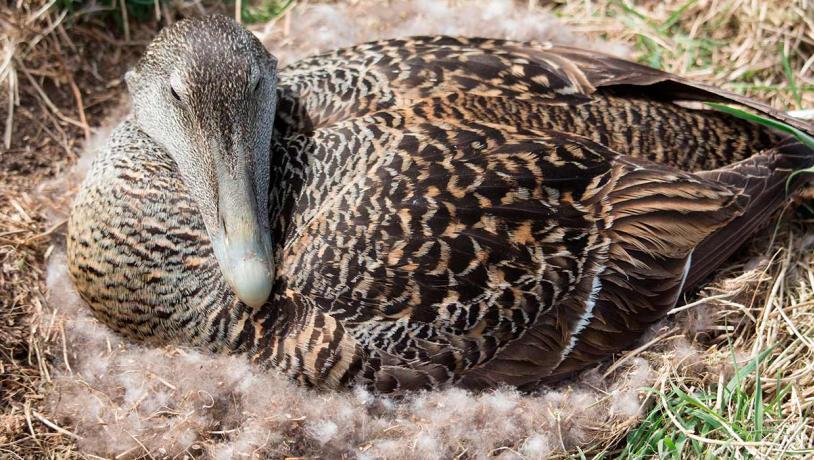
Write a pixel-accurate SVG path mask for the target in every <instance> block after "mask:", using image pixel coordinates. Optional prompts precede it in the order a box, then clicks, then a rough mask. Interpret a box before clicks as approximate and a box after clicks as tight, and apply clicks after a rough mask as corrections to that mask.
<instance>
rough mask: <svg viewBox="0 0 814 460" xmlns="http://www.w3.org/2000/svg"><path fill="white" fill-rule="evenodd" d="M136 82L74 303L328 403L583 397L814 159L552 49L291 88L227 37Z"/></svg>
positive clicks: (118, 326)
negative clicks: (394, 395) (444, 396)
mask: <svg viewBox="0 0 814 460" xmlns="http://www.w3.org/2000/svg"><path fill="white" fill-rule="evenodd" d="M126 82H127V87H128V90H129V93H130V97H131V99H132V114H131V115H130V116H128V117H127V118H126V119H125V120H124V121H123V122H122V123H121V125H120V126H119V127H118V128H117V129H116V130H115V131H114V132H113V134H112V135H111V137H110V140H109V142H108V144H107V146H106V147H105V148H103V149H102V150H101V152H100V154H99V156H98V158H97V159H96V160H95V162H94V164H93V166H92V167H91V170H90V172H89V173H88V175H87V178H86V179H85V181H84V183H83V185H82V187H81V190H80V191H79V192H78V194H77V196H76V198H75V202H74V204H73V208H72V212H71V217H70V222H69V230H68V257H69V265H70V273H71V275H72V278H73V280H74V282H75V285H76V287H77V289H78V291H79V292H80V294H81V296H82V297H83V298H84V299H85V300H86V301H87V303H88V304H89V305H90V307H91V308H92V310H93V312H94V314H95V316H96V317H97V318H98V319H99V320H101V321H102V322H103V323H105V324H107V325H109V326H110V327H111V328H113V329H115V330H116V331H118V332H119V333H121V334H123V335H125V336H127V337H130V338H132V339H136V340H139V341H142V342H145V343H148V344H154V345H162V344H168V343H172V344H177V345H183V346H192V347H198V348H201V349H206V350H210V351H213V352H226V353H243V354H246V355H247V356H249V357H250V359H251V360H252V361H253V362H255V363H257V364H258V365H262V366H267V367H270V368H274V369H277V370H279V371H281V372H283V373H285V374H287V375H289V376H290V377H291V378H292V379H294V380H296V381H298V382H301V383H302V384H304V385H308V386H316V387H322V388H340V387H347V386H350V385H355V384H363V385H368V386H370V387H372V388H373V389H375V390H378V391H381V392H390V391H402V390H415V389H425V388H434V387H439V386H445V385H451V384H455V385H459V386H462V387H466V388H486V387H492V386H495V385H500V384H508V385H513V386H516V387H519V388H521V389H533V388H535V387H536V386H537V385H539V384H544V383H551V382H556V381H558V380H561V379H563V378H565V377H568V376H571V375H573V374H574V373H576V372H578V371H580V370H582V369H584V368H586V367H588V366H591V365H594V364H596V363H597V362H599V361H601V360H603V359H606V358H608V357H610V356H612V355H614V354H615V353H618V352H620V351H622V350H625V349H628V348H630V347H631V346H632V345H634V344H635V343H636V341H637V339H638V338H639V337H640V336H641V335H642V333H643V332H644V331H645V330H646V329H647V328H648V326H650V325H652V324H653V323H655V322H657V321H659V320H660V319H662V318H663V317H664V316H665V315H666V314H667V312H668V311H669V310H671V309H672V308H673V307H674V306H676V303H677V302H679V301H680V299H681V298H682V294H683V293H685V292H687V291H688V290H692V289H693V288H695V287H696V286H698V284H699V282H701V281H702V280H703V279H704V278H705V277H707V276H708V275H710V274H711V273H712V272H713V270H715V269H716V267H718V266H719V265H720V264H721V263H722V262H723V261H725V260H726V259H727V258H728V257H730V256H731V255H732V254H733V252H735V251H736V250H737V249H738V248H739V247H740V246H741V245H742V244H743V243H744V242H745V241H747V240H748V239H749V237H750V236H751V235H753V234H754V233H755V231H756V230H758V229H759V228H760V227H761V226H762V225H764V224H765V223H766V222H767V221H768V220H769V219H770V218H771V216H772V215H773V213H774V212H775V211H776V210H778V209H779V208H781V207H782V206H783V205H784V204H785V203H786V201H787V199H788V198H787V197H788V195H787V192H788V193H792V192H793V191H794V190H795V189H797V188H799V187H800V186H801V185H802V184H804V183H805V181H806V178H805V176H804V175H796V176H794V177H793V178H792V180H790V181H788V179H789V177H790V175H791V173H792V172H793V171H796V170H799V169H801V168H807V167H809V166H811V165H812V164H814V152H813V151H812V150H811V149H810V148H808V147H806V146H805V145H803V144H801V143H800V142H798V141H797V140H795V139H794V138H792V137H789V136H787V135H784V134H782V133H780V132H777V131H774V130H772V129H769V128H766V127H764V126H762V125H759V124H753V123H750V122H747V121H744V120H742V119H739V118H736V117H733V116H731V115H729V114H726V113H723V112H720V111H715V110H708V109H705V107H706V106H704V105H703V104H700V102H706V101H718V102H723V103H733V104H738V105H741V106H745V107H746V108H748V109H750V110H753V111H755V112H757V113H760V114H762V116H764V117H768V118H771V119H774V120H776V121H780V122H782V123H785V124H787V125H789V126H792V127H794V128H796V129H799V130H801V131H803V132H806V133H809V134H810V133H812V131H813V130H812V126H811V125H809V124H806V123H803V122H801V121H799V120H795V119H793V118H791V117H789V116H787V115H786V114H784V113H781V112H778V111H776V110H773V109H772V108H770V107H768V106H766V105H764V104H762V103H760V102H756V101H754V100H752V99H749V98H746V97H743V96H739V95H736V94H732V93H729V92H727V91H723V90H721V89H718V88H714V87H712V86H707V85H705V84H700V83H694V82H691V81H689V80H685V79H683V78H681V77H677V76H674V75H670V74H667V73H664V72H661V71H658V70H654V69H651V68H648V67H645V66H642V65H639V64H635V63H632V62H628V61H625V60H621V59H618V58H614V57H610V56H607V55H604V54H599V53H596V52H590V51H585V50H580V49H575V48H568V47H561V46H555V45H551V44H547V43H523V42H516V41H510V40H496V39H485V38H462V37H447V36H425V37H414V38H406V39H391V40H383V41H378V42H373V43H367V44H363V45H358V46H353V47H350V48H346V49H340V50H337V51H333V52H329V53H327V54H322V55H319V56H316V57H312V58H308V59H304V60H301V61H299V62H296V63H294V64H292V65H289V66H287V67H285V68H283V69H280V70H278V69H277V61H276V59H275V58H274V57H273V56H272V55H271V54H269V52H268V51H267V50H266V49H264V47H263V46H262V45H261V43H260V42H259V41H258V40H257V39H256V38H255V37H254V36H253V35H252V34H251V33H250V32H248V31H247V30H245V29H244V28H242V27H241V26H240V25H238V24H237V23H236V22H234V21H232V20H231V19H228V18H226V17H223V16H209V17H202V18H197V19H189V20H184V21H181V22H178V23H176V24H174V25H172V26H170V27H167V28H166V29H165V30H163V31H162V32H161V33H160V34H159V35H158V36H157V38H156V39H155V40H154V41H153V42H152V43H151V44H150V45H149V46H148V48H147V50H146V52H145V53H144V56H143V57H142V58H141V59H140V61H138V63H137V64H136V65H135V67H134V68H133V69H132V70H130V71H129V72H128V73H127V75H126ZM699 105H700V107H699ZM787 182H788V184H787ZM787 187H788V189H787Z"/></svg>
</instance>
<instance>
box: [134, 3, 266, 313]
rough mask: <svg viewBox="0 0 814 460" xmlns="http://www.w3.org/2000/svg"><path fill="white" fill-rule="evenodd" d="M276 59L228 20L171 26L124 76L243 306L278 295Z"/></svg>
mask: <svg viewBox="0 0 814 460" xmlns="http://www.w3.org/2000/svg"><path fill="white" fill-rule="evenodd" d="M276 75H277V60H276V59H275V58H274V57H273V56H272V55H271V54H269V52H268V51H266V49H265V48H264V47H263V45H262V44H261V43H260V41H259V40H257V38H255V37H254V35H252V34H251V33H250V32H249V31H247V30H246V29H244V28H243V27H241V26H240V25H239V24H237V23H236V22H235V21H233V20H231V19H229V18H227V17H224V16H208V17H203V18H195V19H190V20H184V21H181V22H178V23H176V24H174V25H172V26H170V27H167V28H165V29H164V30H163V31H162V32H161V33H160V34H159V35H158V36H157V37H156V38H155V39H154V40H153V42H152V43H150V45H149V46H148V47H147V50H146V51H145V53H144V56H143V57H142V58H141V59H140V60H139V61H138V63H137V64H136V65H135V67H134V68H133V69H132V70H130V71H129V72H127V74H126V76H125V79H126V81H127V88H128V91H129V93H130V97H131V100H132V104H133V114H134V120H135V123H136V125H137V126H138V127H139V128H140V129H141V130H142V131H144V133H145V134H147V135H148V136H149V137H150V138H152V140H154V141H155V142H156V143H157V144H159V145H160V146H162V147H163V148H164V149H165V150H166V151H167V152H168V153H169V155H170V156H171V157H172V158H173V159H174V160H175V162H176V164H177V165H178V171H179V172H180V176H181V178H182V180H183V181H184V182H185V184H186V186H187V189H188V191H189V193H190V195H191V196H192V198H193V199H194V201H195V202H196V204H197V206H198V209H199V210H200V213H201V216H202V217H203V221H204V224H205V225H206V231H207V233H208V235H209V238H210V241H211V243H212V249H213V251H214V253H215V256H216V258H217V260H218V263H219V264H220V268H221V271H222V272H223V276H224V278H225V279H226V281H227V283H228V284H229V285H230V287H231V288H232V290H233V291H234V292H235V294H236V295H237V296H238V298H240V300H242V301H243V302H244V303H246V304H248V305H252V306H260V305H262V304H263V303H264V302H265V301H266V299H267V298H268V296H269V293H270V292H271V286H272V280H273V277H274V267H273V266H272V262H273V258H272V246H271V230H270V228H269V212H268V192H269V180H270V179H269V177H270V174H269V167H270V159H269V154H270V144H271V136H272V126H273V123H274V113H275V107H276V102H277V101H276Z"/></svg>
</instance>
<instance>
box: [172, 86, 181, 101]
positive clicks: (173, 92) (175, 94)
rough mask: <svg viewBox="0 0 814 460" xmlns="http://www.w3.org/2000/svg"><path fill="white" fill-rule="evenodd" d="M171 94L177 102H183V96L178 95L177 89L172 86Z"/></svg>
mask: <svg viewBox="0 0 814 460" xmlns="http://www.w3.org/2000/svg"><path fill="white" fill-rule="evenodd" d="M170 92H171V93H172V97H174V98H175V100H177V101H178V102H181V96H179V95H178V93H176V92H175V88H173V87H172V86H170Z"/></svg>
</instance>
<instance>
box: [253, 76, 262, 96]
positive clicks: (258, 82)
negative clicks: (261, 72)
mask: <svg viewBox="0 0 814 460" xmlns="http://www.w3.org/2000/svg"><path fill="white" fill-rule="evenodd" d="M261 81H263V79H262V78H258V79H257V81H256V82H255V83H254V89H253V91H254V92H255V93H256V92H257V90H259V89H260V82H261Z"/></svg>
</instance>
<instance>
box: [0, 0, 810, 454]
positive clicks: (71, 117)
mask: <svg viewBox="0 0 814 460" xmlns="http://www.w3.org/2000/svg"><path fill="white" fill-rule="evenodd" d="M244 1H245V0H244ZM456 1H457V2H458V3H460V2H462V1H463V0H456ZM53 3H54V2H47V1H45V0H42V1H39V2H22V1H20V2H19V5H16V6H15V7H13V8H10V9H9V8H4V7H0V25H2V30H3V31H4V33H5V35H3V36H0V44H2V47H3V49H2V55H0V88H2V90H0V121H2V126H3V139H2V147H0V148H2V153H0V196H2V198H0V268H1V269H2V272H0V293H2V294H0V393H2V397H0V457H11V458H14V457H15V455H19V456H23V457H39V456H46V455H47V456H51V457H72V456H77V455H78V454H77V452H76V446H75V435H74V434H73V433H71V432H70V429H71V427H69V426H68V427H62V426H60V425H59V422H58V420H57V419H56V418H55V417H54V416H53V415H52V414H50V413H49V412H48V409H49V408H48V407H46V406H45V405H44V404H43V401H44V399H45V398H46V395H48V394H49V393H48V392H49V390H50V389H52V387H53V384H52V375H54V374H56V373H58V372H60V369H61V366H62V364H61V363H62V362H63V361H64V359H63V357H64V356H66V355H67V352H66V351H65V349H64V341H63V338H64V332H62V331H60V329H59V327H58V325H55V323H54V321H53V317H52V316H50V315H51V314H52V311H51V309H50V308H49V307H48V306H47V305H46V302H45V295H44V293H45V287H44V279H45V261H46V259H47V258H48V256H49V255H50V253H51V252H52V251H53V250H54V249H53V248H54V247H55V245H57V244H58V242H59V238H60V237H61V232H62V231H63V229H62V227H61V226H60V225H58V224H59V222H56V224H57V225H52V224H50V223H49V222H51V219H50V218H51V216H50V215H49V213H50V212H51V211H50V209H52V208H51V207H52V206H54V203H47V202H44V201H43V199H42V197H41V195H40V194H39V193H37V192H36V190H35V186H36V185H37V184H38V183H40V182H41V181H43V180H45V179H48V178H51V177H53V176H54V175H57V174H59V173H60V172H61V171H62V170H64V169H65V168H66V167H67V166H68V165H70V164H72V162H74V161H75V159H76V158H77V156H78V152H79V149H80V145H81V144H82V142H83V141H84V139H85V138H86V136H87V135H88V134H87V131H88V128H89V127H93V126H96V125H98V124H99V123H100V122H101V121H102V120H103V119H104V118H105V117H106V115H107V114H108V112H109V110H110V107H111V106H112V105H113V103H114V102H115V101H117V100H118V96H119V95H120V94H121V92H122V88H121V84H120V80H119V78H120V75H121V74H122V73H123V70H124V67H125V66H126V65H127V63H128V62H132V59H133V57H134V56H136V55H137V53H138V51H139V49H140V46H141V45H142V44H143V43H144V41H145V40H146V39H147V37H149V35H150V34H151V33H152V32H151V27H153V26H152V25H151V24H149V23H148V24H147V25H136V24H135V22H133V21H132V18H131V24H130V27H128V30H127V35H128V37H125V36H124V31H123V30H121V31H117V29H116V28H112V27H110V24H111V20H110V18H108V19H106V20H105V22H103V21H102V20H100V19H98V16H96V15H93V14H90V13H87V14H86V12H84V11H83V12H82V16H81V18H80V19H77V18H75V17H74V14H75V13H76V12H73V13H71V14H70V15H68V14H65V15H63V13H62V12H60V11H57V10H55V9H54V8H45V7H47V6H49V5H50V6H53V5H52V4H53ZM176 3H177V4H180V5H181V7H183V8H187V10H189V11H193V12H194V9H195V8H196V7H194V6H190V5H192V4H193V3H194V2H189V4H187V3H186V2H176ZM524 3H525V2H524ZM537 4H539V5H537ZM164 5H165V6H164V7H163V8H164V9H163V10H161V14H162V15H164V17H165V18H167V17H171V16H172V15H173V14H174V13H172V12H170V11H169V10H168V6H167V5H166V4H164ZM529 5H530V7H533V8H551V9H553V11H555V12H556V14H558V15H560V17H561V18H562V20H563V21H564V22H565V23H567V24H569V25H570V26H571V27H572V28H575V29H576V30H578V31H581V32H583V33H585V34H587V35H588V36H592V37H599V38H604V39H609V40H614V41H620V42H624V43H628V44H630V46H631V47H632V48H633V49H634V50H635V54H636V56H637V57H638V58H639V59H641V60H642V61H644V62H647V63H650V64H654V65H660V66H661V67H663V68H666V69H668V70H671V71H674V72H676V73H680V74H684V75H688V76H691V77H693V78H698V79H701V80H705V81H708V82H712V83H715V84H719V85H722V86H724V87H728V88H730V89H734V90H736V91H741V92H745V93H747V94H751V95H754V96H755V97H758V98H760V99H762V100H767V101H769V102H771V103H772V104H773V105H775V106H777V107H779V108H783V109H789V110H790V109H800V108H814V76H813V75H814V4H812V1H811V0H790V1H785V2H781V1H778V0H772V1H757V0H709V1H703V0H702V1H689V2H688V1H681V0H668V1H665V2H653V1H649V2H642V3H640V4H637V5H633V4H629V3H625V2H623V1H615V0H614V1H607V0H601V1H590V0H585V1H578V2H569V3H568V4H556V3H550V4H549V3H546V2H542V1H540V2H535V1H531V2H529ZM495 20H499V19H495ZM286 23H288V25H287V26H286V27H296V24H293V25H292V24H291V23H290V21H288V22H287V21H286V20H285V19H284V20H283V21H282V22H281V23H280V24H281V25H285V24H286ZM69 25H70V26H69ZM89 43H90V44H92V43H105V46H106V48H107V49H106V50H105V52H103V53H99V52H98V51H99V49H98V45H97V46H89V45H88V44H89ZM8 120H13V123H11V122H9V121H8ZM56 207H57V208H59V207H64V203H58V204H57V205H56ZM813 224H814V221H812V218H811V213H810V212H809V211H807V210H805V209H802V210H799V211H796V212H795V211H794V209H793V208H792V207H790V208H789V209H788V210H787V211H786V212H785V219H783V220H782V223H781V224H779V225H778V226H777V227H776V228H771V229H768V230H766V231H765V232H764V233H763V234H762V235H761V237H759V238H756V240H755V242H754V243H753V244H752V245H751V246H750V247H749V248H748V249H746V250H744V252H743V254H742V255H741V256H740V257H739V258H738V260H735V261H732V262H731V263H730V264H729V265H728V266H727V267H725V268H724V269H722V271H721V272H720V274H719V276H718V277H717V278H716V280H714V281H713V282H711V283H710V285H709V286H708V287H707V288H705V289H704V290H703V291H702V292H701V294H700V295H699V296H698V297H697V298H692V299H688V300H690V301H691V302H692V303H690V304H689V306H687V307H682V308H680V309H679V310H680V311H678V312H676V315H675V316H674V319H673V320H670V321H668V322H665V324H664V325H663V326H662V328H660V329H656V330H654V331H653V333H652V335H651V336H650V337H649V338H647V339H645V340H644V341H643V342H642V343H643V346H642V347H641V348H640V349H637V350H634V351H633V352H631V353H629V354H627V355H625V356H623V357H620V359H619V360H618V361H617V364H614V365H613V366H611V368H610V370H611V371H614V369H616V368H617V366H618V369H619V370H618V371H616V372H617V374H618V375H614V376H612V377H613V378H625V377H626V376H627V375H628V374H626V372H629V369H628V367H627V365H628V364H630V363H632V362H635V361H636V360H639V359H644V360H646V362H648V363H649V365H650V366H651V367H653V368H654V369H655V370H656V374H657V375H658V376H659V377H658V379H657V380H656V381H655V382H654V383H653V384H652V388H653V391H652V392H649V393H647V394H649V397H648V401H647V404H648V406H647V407H648V409H647V411H646V412H645V414H644V416H643V417H639V418H637V419H635V420H633V421H627V422H623V423H618V424H617V425H611V426H602V427H600V428H601V429H600V430H598V431H597V433H598V434H597V435H596V437H595V439H594V440H593V441H594V442H593V443H592V446H591V447H590V448H589V450H588V451H587V452H586V453H585V454H584V455H586V456H595V455H615V454H619V453H624V454H625V455H640V456H654V455H660V454H661V455H668V456H673V455H675V456H678V457H686V456H697V457H701V456H714V457H717V456H729V457H736V458H740V457H748V456H752V457H769V458H776V457H780V456H782V455H797V456H811V455H812V452H811V451H810V450H806V449H810V446H812V445H814V414H813V413H812V412H814V251H812V249H811V246H812V243H813V242H814V237H813V236H812V235H814V225H813ZM699 349H700V350H702V353H701V354H700V355H699V354H698V353H697V350H699ZM526 441H528V440H514V441H513V442H514V443H515V444H513V445H510V444H511V443H508V442H507V445H506V449H508V450H507V452H508V451H509V450H511V449H514V450H517V451H519V449H520V448H521V446H520V444H523V443H525V442H526ZM362 447H364V446H362ZM625 449H626V450H625ZM574 455H581V454H580V453H579V452H575V453H574ZM132 456H137V454H133V455H132Z"/></svg>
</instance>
